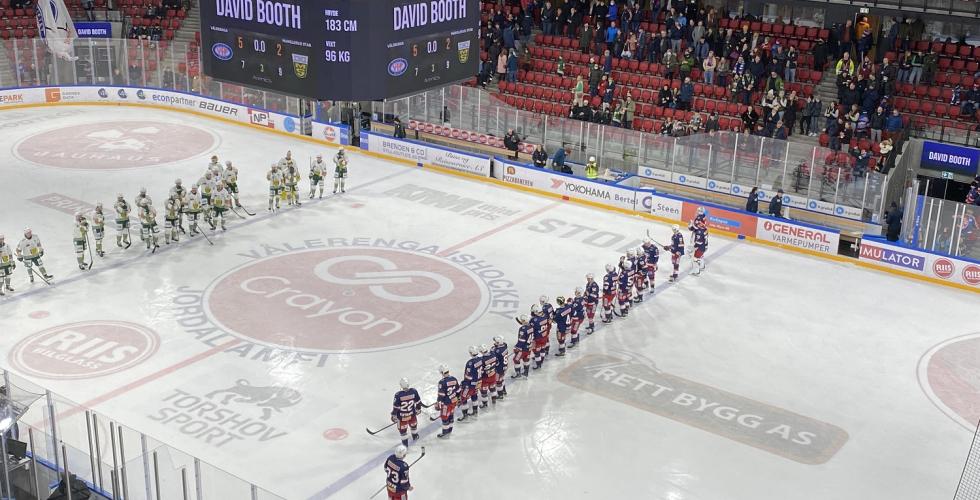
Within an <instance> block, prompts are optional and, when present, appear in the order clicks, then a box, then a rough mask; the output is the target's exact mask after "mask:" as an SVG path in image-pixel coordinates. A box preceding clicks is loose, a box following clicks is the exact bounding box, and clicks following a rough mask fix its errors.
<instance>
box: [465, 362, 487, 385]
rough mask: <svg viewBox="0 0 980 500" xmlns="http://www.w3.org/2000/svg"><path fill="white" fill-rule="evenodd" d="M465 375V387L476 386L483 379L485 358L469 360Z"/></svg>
mask: <svg viewBox="0 0 980 500" xmlns="http://www.w3.org/2000/svg"><path fill="white" fill-rule="evenodd" d="M464 373H465V375H464V376H463V385H464V386H467V387H469V386H473V385H476V383H477V382H479V381H480V379H481V378H483V356H479V355H477V356H473V357H472V358H470V359H469V360H467V361H466V368H464Z"/></svg>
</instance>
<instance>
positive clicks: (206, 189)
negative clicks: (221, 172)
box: [197, 176, 218, 198]
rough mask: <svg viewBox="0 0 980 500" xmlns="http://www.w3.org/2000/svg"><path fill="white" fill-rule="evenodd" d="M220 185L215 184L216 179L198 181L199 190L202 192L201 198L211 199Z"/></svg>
mask: <svg viewBox="0 0 980 500" xmlns="http://www.w3.org/2000/svg"><path fill="white" fill-rule="evenodd" d="M217 185H218V183H217V182H215V180H214V177H211V178H210V179H208V177H207V176H204V177H201V180H199V181H197V189H198V191H200V192H201V196H203V197H205V198H210V197H211V195H212V194H214V188H215V187H216V186H217Z"/></svg>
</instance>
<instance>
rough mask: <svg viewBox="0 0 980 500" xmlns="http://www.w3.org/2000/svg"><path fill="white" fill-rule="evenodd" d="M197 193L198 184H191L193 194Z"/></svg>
mask: <svg viewBox="0 0 980 500" xmlns="http://www.w3.org/2000/svg"><path fill="white" fill-rule="evenodd" d="M194 191H197V184H191V192H192V193H193V192H194Z"/></svg>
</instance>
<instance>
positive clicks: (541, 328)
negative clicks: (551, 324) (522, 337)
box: [525, 304, 548, 373]
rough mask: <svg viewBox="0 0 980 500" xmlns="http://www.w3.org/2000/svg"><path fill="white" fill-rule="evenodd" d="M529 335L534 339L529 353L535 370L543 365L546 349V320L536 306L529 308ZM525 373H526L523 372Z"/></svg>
mask: <svg viewBox="0 0 980 500" xmlns="http://www.w3.org/2000/svg"><path fill="white" fill-rule="evenodd" d="M531 335H532V336H533V337H534V345H533V347H532V348H531V351H532V352H533V353H534V366H533V367H532V368H534V369H535V370H537V369H538V368H541V365H542V364H544V357H545V355H546V354H547V352H546V349H547V348H548V318H547V317H545V314H544V312H542V311H541V308H539V307H538V305H537V304H534V305H532V306H531ZM525 373H527V372H526V371H525Z"/></svg>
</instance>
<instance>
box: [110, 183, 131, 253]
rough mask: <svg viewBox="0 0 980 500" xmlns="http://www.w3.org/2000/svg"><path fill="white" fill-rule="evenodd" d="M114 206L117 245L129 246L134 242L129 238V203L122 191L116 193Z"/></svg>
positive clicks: (121, 246)
mask: <svg viewBox="0 0 980 500" xmlns="http://www.w3.org/2000/svg"><path fill="white" fill-rule="evenodd" d="M112 208H114V209H115V210H116V246H117V247H119V248H129V245H131V244H132V242H131V241H130V240H129V203H126V199H125V198H123V195H122V193H119V194H117V195H116V203H115V205H113V206H112ZM124 243H125V247H124V246H123V244H124Z"/></svg>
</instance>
